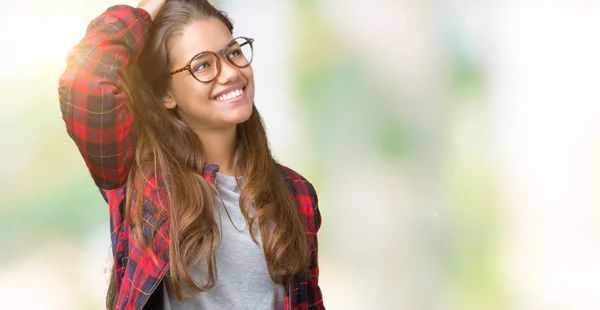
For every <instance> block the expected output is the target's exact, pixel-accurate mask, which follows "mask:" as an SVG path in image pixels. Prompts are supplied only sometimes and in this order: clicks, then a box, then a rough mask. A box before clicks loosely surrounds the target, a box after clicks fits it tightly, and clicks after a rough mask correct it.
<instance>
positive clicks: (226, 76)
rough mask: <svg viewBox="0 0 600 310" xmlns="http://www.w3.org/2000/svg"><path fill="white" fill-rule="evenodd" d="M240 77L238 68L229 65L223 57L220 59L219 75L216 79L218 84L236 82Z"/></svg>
mask: <svg viewBox="0 0 600 310" xmlns="http://www.w3.org/2000/svg"><path fill="white" fill-rule="evenodd" d="M239 77H240V70H239V68H237V67H235V66H234V65H232V64H230V63H229V61H227V59H225V57H223V58H221V73H220V74H219V77H218V79H217V80H218V82H219V84H224V85H225V84H230V83H232V82H237V80H238V79H239Z"/></svg>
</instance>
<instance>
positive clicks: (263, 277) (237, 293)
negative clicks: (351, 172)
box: [163, 173, 285, 310]
mask: <svg viewBox="0 0 600 310" xmlns="http://www.w3.org/2000/svg"><path fill="white" fill-rule="evenodd" d="M238 181H239V183H240V186H241V185H242V182H243V179H242V178H241V177H240V178H239V179H238ZM215 186H216V188H217V190H218V191H219V193H220V194H221V196H222V198H223V202H224V203H225V205H223V204H222V203H221V200H220V199H219V198H218V197H217V199H216V205H215V207H217V208H218V211H219V212H218V214H217V219H216V220H217V223H219V216H220V223H221V224H222V225H221V236H222V241H221V244H220V246H219V250H218V252H217V282H216V285H215V287H214V288H213V289H211V290H209V291H207V292H204V293H197V294H196V296H195V297H194V298H193V299H189V300H184V301H183V302H179V301H178V300H177V299H176V298H175V296H174V295H173V292H172V291H171V289H170V288H169V287H168V285H163V287H164V291H163V294H164V297H165V298H164V300H165V303H164V307H165V309H166V310H191V309H203V310H204V309H206V310H213V309H215V310H216V309H219V310H221V309H252V310H262V309H264V310H267V309H269V310H272V309H283V308H284V296H285V289H284V287H283V286H282V285H281V284H276V283H274V282H273V280H271V277H270V276H269V271H268V269H267V264H266V261H265V256H264V253H263V248H262V242H261V238H260V231H259V230H258V229H256V233H255V236H256V238H257V239H258V241H259V244H258V245H257V244H255V243H254V242H253V241H252V238H251V237H250V232H249V229H248V226H247V225H246V222H245V221H244V216H243V215H242V212H241V210H240V204H239V201H240V188H239V187H238V185H237V182H236V179H235V177H233V176H228V175H224V174H220V173H217V177H216V181H215ZM225 207H226V208H227V211H229V215H230V216H231V221H230V220H229V218H228V217H227V213H226V212H225ZM232 222H233V224H235V227H237V229H236V228H235V227H234V226H233V225H232ZM256 227H257V228H258V225H256ZM238 229H239V230H241V232H240V231H238ZM205 266H206V264H205V263H204V264H202V263H201V264H199V265H198V266H196V267H195V268H193V269H192V271H191V272H192V276H193V277H194V280H195V281H196V282H197V283H204V281H203V279H205V277H204V275H205V274H206V269H205Z"/></svg>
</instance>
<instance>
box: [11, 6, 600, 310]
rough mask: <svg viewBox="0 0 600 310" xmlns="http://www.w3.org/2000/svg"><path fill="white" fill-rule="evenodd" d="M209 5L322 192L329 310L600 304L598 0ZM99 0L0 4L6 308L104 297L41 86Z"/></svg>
mask: <svg viewBox="0 0 600 310" xmlns="http://www.w3.org/2000/svg"><path fill="white" fill-rule="evenodd" d="M125 3H127V4H130V5H136V4H137V2H136V1H127V2H125ZM213 3H214V4H216V5H217V6H218V7H219V8H221V9H223V10H225V11H226V12H228V14H229V15H230V17H231V18H232V19H233V20H234V22H235V27H236V31H235V32H236V34H239V35H245V36H250V37H254V38H255V39H256V43H255V52H256V57H255V62H254V63H253V67H254V71H255V77H256V84H257V93H256V104H257V106H258V108H259V109H260V110H261V112H262V114H263V117H264V119H265V122H266V125H267V129H268V132H269V138H270V141H271V145H272V149H273V152H274V153H275V155H276V157H277V158H278V160H279V161H281V162H282V163H283V164H285V165H288V166H290V167H292V168H294V169H295V170H297V171H298V172H300V173H301V174H303V175H304V176H306V177H307V178H308V179H309V180H311V182H312V183H313V184H314V185H315V186H316V188H317V191H318V193H319V198H320V208H321V212H322V215H323V226H322V228H321V231H320V234H319V238H320V249H319V253H320V264H321V277H320V283H321V288H322V290H323V293H324V302H325V305H326V307H327V308H328V309H418V310H420V309H427V310H429V309H432V310H433V309H460V310H462V309H467V310H471V309H473V310H475V309H486V310H487V309H490V310H495V309H543V310H548V309H598V308H600V294H597V283H598V281H599V280H598V279H600V263H599V261H600V250H599V248H598V241H600V225H598V224H600V211H599V208H598V207H599V206H600V194H599V191H598V186H599V185H600V164H598V160H597V158H599V156H600V105H599V103H600V100H599V99H600V94H599V92H598V85H599V83H600V76H599V72H600V61H599V58H598V55H600V40H599V39H598V35H597V29H599V27H600V19H598V18H597V16H599V13H600V4H599V3H598V2H593V1H578V2H577V1H570V2H567V1H563V2H553V3H552V4H548V3H547V2H544V1H540V0H533V1H528V2H526V3H520V2H515V1H504V2H494V1H483V0H481V1H475V0H460V1H449V0H438V1H414V0H413V1H411V0H398V1H386V0H371V1H368V2H367V1H342V0H321V1H309V0H278V1H275V0H271V1H267V0H257V1H233V0H228V1H225V0H221V1H218V2H217V1H215V2H213ZM114 4H117V3H115V2H112V1H106V0H101V1H93V2H83V1H73V0H59V1H52V2H48V1H38V0H33V1H28V2H11V3H7V2H3V3H2V4H0V8H1V10H0V29H2V30H1V31H2V32H1V33H2V41H1V42H2V48H1V49H0V55H1V56H3V57H2V59H3V60H4V65H3V70H0V92H1V93H2V94H3V103H2V107H3V113H0V129H1V132H2V135H1V136H0V145H2V148H3V152H2V156H3V160H2V163H3V164H2V165H1V168H0V171H1V174H0V182H1V185H2V186H0V245H1V246H2V251H0V263H1V264H0V299H1V300H2V305H3V306H2V307H0V308H3V309H101V308H102V306H103V298H104V294H105V292H106V287H107V284H106V283H107V280H106V268H107V266H108V262H109V257H110V256H109V255H110V252H109V245H110V240H109V228H108V212H107V211H108V210H107V206H106V204H105V203H104V201H103V200H102V198H101V197H100V195H99V194H98V191H97V189H96V188H95V187H94V185H93V182H92V180H91V178H90V177H89V175H88V172H87V170H86V168H85V165H84V162H83V160H82V159H81V158H80V156H79V153H78V151H77V150H76V148H75V145H74V144H73V143H72V141H71V140H70V139H69V137H68V136H67V134H66V131H65V128H64V123H63V122H62V119H61V114H60V109H59V105H58V97H57V91H56V87H57V80H58V76H59V75H60V74H61V72H62V70H63V69H64V66H65V61H64V59H65V55H66V53H67V52H68V50H69V49H70V48H71V47H73V46H74V45H75V44H76V43H77V42H78V41H79V40H80V39H81V37H82V36H83V34H84V31H85V28H86V27H87V23H88V22H89V21H90V20H91V19H92V18H94V17H95V16H97V15H98V14H100V13H101V12H102V11H103V10H105V9H106V8H108V7H109V6H111V5H114Z"/></svg>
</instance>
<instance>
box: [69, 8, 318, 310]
mask: <svg viewBox="0 0 600 310" xmlns="http://www.w3.org/2000/svg"><path fill="white" fill-rule="evenodd" d="M151 23H152V20H151V17H150V15H149V14H148V13H147V12H146V11H144V10H142V9H139V8H132V7H130V6H115V7H111V8H109V9H108V10H107V11H106V12H104V13H103V14H101V15H100V16H98V17H97V18H96V19H94V20H93V21H92V22H91V23H90V25H89V27H88V29H87V32H86V35H85V37H84V38H83V39H82V41H81V42H80V43H79V44H78V45H77V46H76V47H75V48H74V49H73V50H72V51H71V53H70V55H69V57H68V59H67V68H66V70H65V72H64V73H63V75H62V76H61V77H60V80H59V88H58V93H59V98H60V107H61V111H62V115H63V119H64V121H65V123H66V127H67V132H68V133H69V135H70V136H71V138H72V139H73V140H74V141H75V144H76V145H77V147H78V148H79V151H80V152H81V155H82V156H83V158H84V160H85V162H86V164H87V167H88V168H89V170H90V173H91V175H92V178H93V179H94V182H95V183H96V185H97V186H98V187H99V188H100V191H101V193H102V195H103V196H104V198H105V199H106V201H107V202H108V205H109V209H110V219H111V221H110V224H111V240H112V249H113V255H114V265H115V273H116V279H117V287H118V297H117V309H141V308H143V307H144V306H146V308H150V307H151V305H150V303H148V300H149V299H151V298H150V297H153V298H152V299H154V297H156V296H157V295H158V294H161V292H160V290H157V288H158V287H159V285H160V283H161V280H162V278H163V277H164V276H165V273H166V272H167V270H168V269H169V255H168V247H169V246H168V245H169V224H168V221H163V223H160V224H157V221H156V219H155V218H154V215H155V214H156V212H157V210H159V208H167V207H168V206H167V199H165V198H166V197H165V193H164V192H161V191H160V190H158V189H157V188H156V187H154V186H152V184H156V182H159V181H160V180H148V182H147V183H146V185H145V186H144V188H143V191H144V201H145V203H144V211H143V212H144V214H143V218H144V223H143V224H142V225H143V230H144V232H148V233H149V232H151V231H152V229H157V234H156V238H155V239H154V243H153V248H152V250H153V252H154V253H155V255H156V256H153V255H152V254H151V252H150V251H149V250H147V249H145V248H144V246H143V245H142V243H141V241H140V240H138V238H136V237H135V236H134V234H132V233H130V227H129V224H128V223H127V221H125V220H124V218H123V214H124V213H123V211H124V208H125V193H126V190H125V186H126V180H127V176H128V172H129V168H130V163H131V160H132V156H133V152H134V147H133V145H134V142H135V133H134V130H133V126H132V125H133V121H134V120H133V116H132V113H131V112H130V111H129V110H128V108H127V101H128V96H127V95H126V93H125V92H124V88H123V87H124V85H123V80H122V79H121V77H122V74H123V71H124V69H125V68H127V66H129V65H130V64H133V63H135V62H136V60H137V58H138V57H139V55H140V52H141V51H142V49H143V48H144V44H145V43H146V40H147V37H148V30H149V28H150V26H151ZM280 167H281V172H282V173H283V174H284V176H285V178H286V180H287V181H288V187H289V188H290V190H291V193H292V195H293V196H294V198H295V199H296V201H297V202H298V208H299V210H300V212H301V214H302V215H303V217H304V223H305V230H306V234H307V238H308V239H309V244H310V245H311V253H312V260H311V272H310V274H311V276H310V277H300V278H296V279H294V280H293V281H292V283H291V284H290V285H289V286H288V287H287V288H286V297H285V305H286V309H294V310H295V309H306V310H308V309H325V307H324V306H323V300H322V295H321V290H320V288H319V286H318V275H319V268H318V262H317V250H318V245H317V235H316V234H317V231H318V229H319V227H320V226H321V215H320V213H319V210H318V201H317V194H316V192H315V189H314V188H313V186H312V185H311V184H310V183H309V182H308V181H307V180H306V179H304V178H303V177H302V176H301V175H299V174H298V173H296V172H294V171H293V170H291V169H289V168H287V167H284V166H280ZM217 170H218V166H216V165H206V166H205V167H203V171H202V173H203V175H204V178H205V179H206V180H207V181H209V182H211V183H213V184H214V180H215V175H216V173H217ZM156 225H158V226H157V227H156ZM154 292H158V293H156V294H154ZM153 306H155V305H152V307H153ZM159 308H160V307H159Z"/></svg>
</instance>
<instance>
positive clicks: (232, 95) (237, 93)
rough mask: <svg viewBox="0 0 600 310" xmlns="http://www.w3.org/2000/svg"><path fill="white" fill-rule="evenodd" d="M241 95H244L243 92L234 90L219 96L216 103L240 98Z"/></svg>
mask: <svg viewBox="0 0 600 310" xmlns="http://www.w3.org/2000/svg"><path fill="white" fill-rule="evenodd" d="M243 93H244V91H243V90H242V89H236V90H234V91H232V92H230V93H228V94H225V95H221V96H219V97H217V98H216V99H217V100H218V101H225V100H231V99H233V98H236V97H239V96H241V95H242V94H243Z"/></svg>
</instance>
